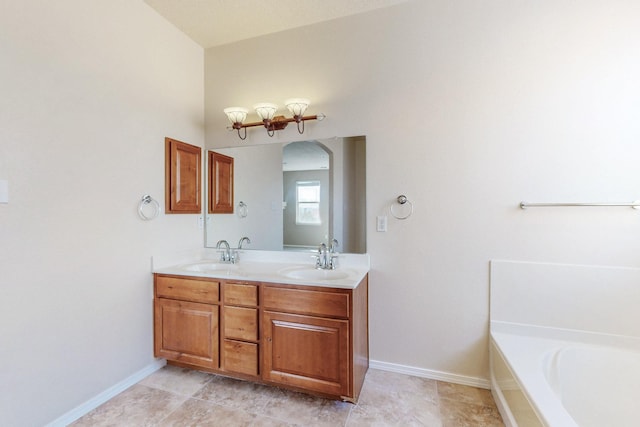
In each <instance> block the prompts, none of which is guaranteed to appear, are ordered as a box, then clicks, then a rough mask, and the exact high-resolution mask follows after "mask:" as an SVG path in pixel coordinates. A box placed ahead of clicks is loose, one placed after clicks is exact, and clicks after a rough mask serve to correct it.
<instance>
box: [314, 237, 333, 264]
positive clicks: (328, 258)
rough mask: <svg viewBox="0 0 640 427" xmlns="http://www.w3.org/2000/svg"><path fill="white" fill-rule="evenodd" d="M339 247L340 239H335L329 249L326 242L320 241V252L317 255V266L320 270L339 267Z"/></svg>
mask: <svg viewBox="0 0 640 427" xmlns="http://www.w3.org/2000/svg"><path fill="white" fill-rule="evenodd" d="M337 247H338V241H337V240H336V239H333V240H332V241H331V243H330V244H329V248H328V249H327V245H326V244H325V243H320V246H318V254H317V255H316V256H315V257H316V268H317V269H319V270H335V269H336V268H337V267H338V260H337V259H336V258H338V253H337V252H336V248H337Z"/></svg>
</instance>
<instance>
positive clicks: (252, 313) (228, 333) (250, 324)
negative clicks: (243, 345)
mask: <svg viewBox="0 0 640 427" xmlns="http://www.w3.org/2000/svg"><path fill="white" fill-rule="evenodd" d="M224 336H225V338H235V339H239V340H249V341H257V340H258V309H256V308H244V307H229V306H225V307H224Z"/></svg>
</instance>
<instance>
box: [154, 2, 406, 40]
mask: <svg viewBox="0 0 640 427" xmlns="http://www.w3.org/2000/svg"><path fill="white" fill-rule="evenodd" d="M144 1H145V3H147V4H148V5H149V6H151V7H152V8H153V9H155V10H156V11H157V12H158V13H159V14H160V15H162V16H164V17H165V18H166V19H167V20H168V21H169V22H171V23H172V24H173V25H175V26H176V27H178V28H179V29H180V30H182V31H183V32H184V33H185V34H187V35H188V36H189V37H190V38H192V39H193V40H194V41H195V42H196V43H198V44H199V45H201V46H202V47H204V48H209V47H213V46H219V45H223V44H228V43H233V42H236V41H239V40H244V39H249V38H252V37H258V36H263V35H265V34H271V33H276V32H279V31H284V30H288V29H291V28H296V27H302V26H305V25H310V24H315V23H318V22H322V21H328V20H331V19H336V18H341V17H344V16H349V15H356V14H359V13H364V12H367V11H370V10H373V9H380V8H384V7H388V6H393V5H395V4H398V3H404V2H406V1H409V0H144Z"/></svg>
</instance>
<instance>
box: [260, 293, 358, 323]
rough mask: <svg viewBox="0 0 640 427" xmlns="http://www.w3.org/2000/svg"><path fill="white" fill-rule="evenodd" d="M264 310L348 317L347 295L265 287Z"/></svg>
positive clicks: (263, 295)
mask: <svg viewBox="0 0 640 427" xmlns="http://www.w3.org/2000/svg"><path fill="white" fill-rule="evenodd" d="M262 297H263V301H262V304H263V307H264V309H265V310H271V311H280V312H287V313H296V314H311V315H316V316H329V317H344V318H348V317H349V294H348V293H343V292H330V291H310V290H306V289H292V288H280V287H272V286H265V287H264V289H263V294H262Z"/></svg>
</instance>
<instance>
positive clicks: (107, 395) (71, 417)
mask: <svg viewBox="0 0 640 427" xmlns="http://www.w3.org/2000/svg"><path fill="white" fill-rule="evenodd" d="M166 364H167V361H166V360H164V359H157V360H156V361H154V362H153V363H151V364H150V365H148V366H146V367H144V368H142V369H141V370H139V371H138V372H136V373H135V374H133V375H131V376H129V377H127V378H125V379H124V380H122V381H120V382H119V383H117V384H114V385H113V386H111V387H109V388H108V389H106V390H105V391H103V392H102V393H100V394H98V395H97V396H95V397H93V398H91V399H89V400H87V401H86V402H84V403H83V404H82V405H80V406H78V407H76V408H74V409H72V410H70V411H69V412H67V413H66V414H64V415H62V416H61V417H59V418H57V419H55V420H53V421H52V422H50V423H49V424H47V425H46V427H64V426H67V425H69V424H71V423H72V422H74V421H76V420H78V419H79V418H80V417H82V416H83V415H86V414H87V413H89V412H90V411H92V410H94V409H95V408H97V407H98V406H100V405H102V404H103V403H105V402H106V401H108V400H109V399H111V398H113V397H114V396H116V395H117V394H120V393H122V392H123V391H125V390H126V389H128V388H129V387H131V386H132V385H134V384H136V383H138V382H140V381H141V380H142V379H144V378H146V377H148V376H149V375H151V374H153V373H154V372H155V371H157V370H158V369H160V368H162V367H163V366H164V365H166Z"/></svg>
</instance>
